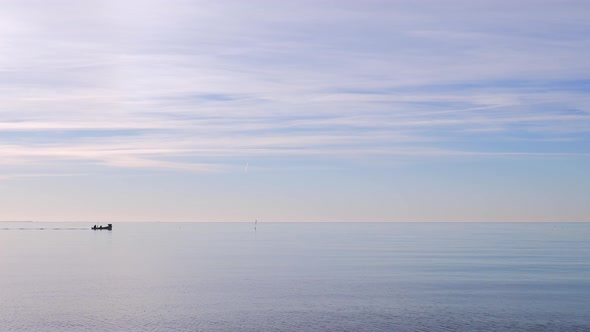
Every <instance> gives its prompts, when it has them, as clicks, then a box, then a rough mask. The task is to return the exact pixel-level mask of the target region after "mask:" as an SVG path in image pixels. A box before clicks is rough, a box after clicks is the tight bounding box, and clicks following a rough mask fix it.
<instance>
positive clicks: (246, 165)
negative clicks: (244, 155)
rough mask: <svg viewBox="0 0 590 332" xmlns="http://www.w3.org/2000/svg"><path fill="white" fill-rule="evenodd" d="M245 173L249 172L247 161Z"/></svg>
mask: <svg viewBox="0 0 590 332" xmlns="http://www.w3.org/2000/svg"><path fill="white" fill-rule="evenodd" d="M244 173H248V162H246V167H245V168H244Z"/></svg>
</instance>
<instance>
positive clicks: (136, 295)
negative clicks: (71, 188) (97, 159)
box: [0, 223, 590, 331]
mask: <svg viewBox="0 0 590 332" xmlns="http://www.w3.org/2000/svg"><path fill="white" fill-rule="evenodd" d="M91 226H92V224H89V223H0V292H1V296H0V299H1V300H0V326H1V327H2V330H5V331H79V330H120V331H590V305H589V303H590V260H589V259H590V243H589V241H588V240H589V239H590V224H588V223H543V224H528V223H259V224H258V227H257V229H256V230H254V224H253V223H252V224H249V223H115V224H114V230H113V231H104V230H103V231H92V230H90V229H89V228H90V227H91Z"/></svg>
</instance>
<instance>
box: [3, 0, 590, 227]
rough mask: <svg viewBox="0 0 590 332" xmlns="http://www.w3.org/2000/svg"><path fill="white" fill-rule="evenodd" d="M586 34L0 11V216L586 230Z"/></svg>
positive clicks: (417, 22)
mask: <svg viewBox="0 0 590 332" xmlns="http://www.w3.org/2000/svg"><path fill="white" fill-rule="evenodd" d="M589 17H590V2H589V1H542V0H535V1H532V0H525V1H502V0H496V1H477V0H475V1H474V0H470V1H467V0H464V1H459V0H456V1H440V0H436V1H435V0H430V1H426V0H424V1H394V0H389V1H378V0H363V1H360V0H357V1H351V0H341V1H326V0H324V1H322V0H319V1H311V0H302V1H289V2H287V1H278V0H277V1H270V0H249V1H245V0H244V1H237V0H217V1H209V0H207V1H201V0H195V1H180V0H142V1H139V0H133V1H131V0H125V1H120V0H118V1H114V0H113V1H91V0H87V1H79V0H76V1H73V0H72V1H65V0H64V1H62V0H56V1H44V0H43V1H41V0H18V1H17V0H14V1H12V0H0V49H1V50H2V51H1V52H0V91H1V92H0V220H46V221H91V222H92V221H253V220H255V219H258V220H259V221H590V176H589V172H590V20H589V19H588V18H589Z"/></svg>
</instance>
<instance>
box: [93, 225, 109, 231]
mask: <svg viewBox="0 0 590 332" xmlns="http://www.w3.org/2000/svg"><path fill="white" fill-rule="evenodd" d="M92 229H94V230H100V229H106V230H109V231H112V230H113V224H108V225H107V226H103V225H100V226H96V225H94V226H92Z"/></svg>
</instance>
